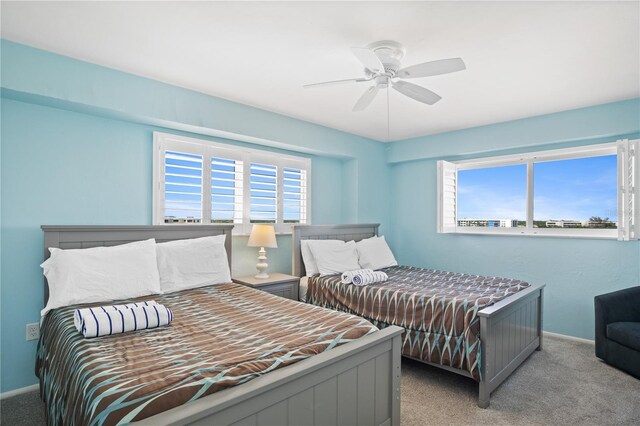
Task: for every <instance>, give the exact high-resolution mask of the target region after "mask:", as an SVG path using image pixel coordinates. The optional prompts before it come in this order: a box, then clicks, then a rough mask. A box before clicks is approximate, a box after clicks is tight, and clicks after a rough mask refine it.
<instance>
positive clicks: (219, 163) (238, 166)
mask: <svg viewBox="0 0 640 426" xmlns="http://www.w3.org/2000/svg"><path fill="white" fill-rule="evenodd" d="M243 205H244V162H243V161H242V160H233V159H229V158H221V157H213V158H212V159H211V222H212V223H235V224H241V223H242V219H243V217H244V210H243Z"/></svg>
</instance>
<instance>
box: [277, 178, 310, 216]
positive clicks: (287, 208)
mask: <svg viewBox="0 0 640 426" xmlns="http://www.w3.org/2000/svg"><path fill="white" fill-rule="evenodd" d="M282 175H283V183H282V216H283V222H284V223H307V171H306V170H304V169H299V168H294V167H283V168H282Z"/></svg>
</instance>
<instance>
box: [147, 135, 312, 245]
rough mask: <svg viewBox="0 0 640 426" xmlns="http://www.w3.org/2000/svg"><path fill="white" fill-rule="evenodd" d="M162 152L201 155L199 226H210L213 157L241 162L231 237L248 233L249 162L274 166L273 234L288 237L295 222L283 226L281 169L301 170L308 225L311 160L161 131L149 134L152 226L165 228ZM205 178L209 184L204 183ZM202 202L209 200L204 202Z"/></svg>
mask: <svg viewBox="0 0 640 426" xmlns="http://www.w3.org/2000/svg"><path fill="white" fill-rule="evenodd" d="M166 151H176V152H184V153H187V154H196V155H201V156H202V158H203V167H202V220H201V222H200V224H202V225H211V224H214V223H213V222H211V201H210V200H211V182H210V180H211V179H210V176H211V159H212V158H214V157H218V158H225V159H233V160H241V161H242V162H243V163H242V165H243V189H244V191H243V194H242V197H243V203H242V211H243V214H242V223H232V224H233V225H234V228H233V234H234V235H248V234H249V233H250V232H251V227H252V225H253V224H252V223H251V204H250V203H251V201H250V199H251V190H250V178H251V172H250V167H251V163H252V162H253V163H267V164H270V165H274V166H277V170H278V174H277V177H278V179H277V201H276V205H277V207H276V211H277V216H276V223H275V224H274V226H275V230H276V233H278V234H289V233H291V226H292V225H295V224H297V223H284V210H283V209H284V201H283V200H284V197H283V176H284V173H283V172H282V170H283V169H284V168H285V167H287V168H296V169H303V170H305V172H306V177H305V181H306V187H305V194H306V199H305V210H306V211H305V221H304V222H299V223H302V224H311V158H308V157H302V156H294V155H286V154H280V153H274V152H270V151H266V150H261V149H255V148H247V147H242V146H235V145H232V144H227V143H221V142H214V141H210V140H206V139H198V138H193V137H188V136H179V135H173V134H169V133H163V132H153V182H152V187H153V191H152V192H153V208H152V211H153V213H152V216H153V217H152V223H153V224H154V225H168V224H167V223H165V221H164V204H165V189H164V186H165V180H164V153H165V152H166ZM207 177H209V182H208V183H207ZM206 200H209V202H208V203H207V202H206Z"/></svg>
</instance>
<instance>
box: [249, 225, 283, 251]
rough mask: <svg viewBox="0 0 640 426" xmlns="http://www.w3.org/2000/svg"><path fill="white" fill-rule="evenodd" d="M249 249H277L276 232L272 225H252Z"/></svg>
mask: <svg viewBox="0 0 640 426" xmlns="http://www.w3.org/2000/svg"><path fill="white" fill-rule="evenodd" d="M247 245H248V246H249V247H267V248H277V247H278V241H276V231H275V230H274V229H273V225H253V228H251V235H249V242H248V243H247Z"/></svg>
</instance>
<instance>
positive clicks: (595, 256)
mask: <svg viewBox="0 0 640 426" xmlns="http://www.w3.org/2000/svg"><path fill="white" fill-rule="evenodd" d="M638 132H640V100H639V99H635V100H631V101H625V102H617V103H613V104H608V105H600V106H597V107H593V108H585V109H580V110H574V111H569V112H565V113H558V114H551V115H546V116H540V117H533V118H531V119H525V120H518V121H513V122H508V123H501V124H496V125H492V126H484V127H479V128H475V129H465V130H462V131H457V132H450V133H445V134H440V135H436V136H432V137H424V138H419V139H414V140H410V141H402V142H397V143H394V144H392V145H391V147H389V150H388V153H387V154H388V158H389V160H390V162H392V164H391V166H390V167H391V193H392V197H391V203H392V205H394V206H398V208H394V209H393V211H392V213H391V224H392V225H391V228H390V229H389V232H388V233H389V237H390V238H389V240H390V244H391V246H392V248H393V250H394V252H395V253H396V255H397V257H398V260H399V261H400V263H403V264H408V265H415V266H421V267H428V268H435V269H444V270H449V271H456V272H466V273H471V274H480V275H490V276H504V277H513V278H518V279H522V280H526V281H529V282H532V283H544V284H546V285H547V287H546V290H545V291H546V294H545V318H544V328H545V330H547V331H551V332H557V333H561V334H567V335H571V336H577V337H583V338H588V339H592V338H593V335H594V319H593V316H594V315H593V297H594V296H595V295H597V294H601V293H606V292H608V291H613V290H616V289H620V288H625V287H630V286H633V285H638V284H639V283H640V242H638V241H633V242H624V241H613V240H592V239H569V238H548V237H546V238H545V237H520V236H495V237H494V236H486V235H454V234H438V233H437V232H436V220H437V219H436V199H437V198H436V190H437V188H436V161H437V159H448V160H454V159H460V158H466V157H469V156H470V154H474V155H473V156H479V155H478V153H481V155H480V156H487V155H497V154H507V153H515V152H523V151H526V150H532V149H533V150H538V149H550V148H554V147H555V148H559V147H566V146H571V145H577V144H585V143H595V142H604V141H615V140H616V138H617V136H620V135H622V136H628V137H632V138H637V137H638V136H639V133H638ZM524 146H526V148H523V147H524ZM514 148H515V149H514Z"/></svg>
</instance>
